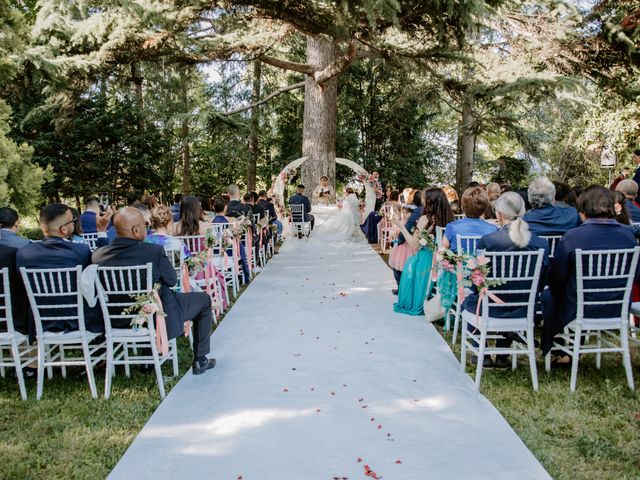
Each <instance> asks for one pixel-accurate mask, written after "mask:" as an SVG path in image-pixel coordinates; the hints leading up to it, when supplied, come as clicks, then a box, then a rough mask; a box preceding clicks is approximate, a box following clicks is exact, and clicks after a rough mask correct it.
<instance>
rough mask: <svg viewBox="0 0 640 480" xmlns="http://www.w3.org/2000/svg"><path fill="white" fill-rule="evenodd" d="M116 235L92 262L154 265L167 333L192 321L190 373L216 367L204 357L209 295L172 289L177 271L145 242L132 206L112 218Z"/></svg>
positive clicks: (124, 325)
mask: <svg viewBox="0 0 640 480" xmlns="http://www.w3.org/2000/svg"><path fill="white" fill-rule="evenodd" d="M113 226H114V228H115V230H116V234H117V237H116V238H115V239H114V240H113V242H111V245H108V246H106V247H102V248H99V249H98V250H96V251H95V252H93V256H92V261H93V263H96V264H98V265H101V266H108V267H129V266H134V265H144V264H146V263H149V262H150V263H152V264H153V283H154V284H156V283H159V284H160V298H161V299H162V307H163V309H164V312H165V313H166V315H167V316H166V323H167V335H168V337H169V338H170V339H171V338H176V337H178V336H180V335H182V333H183V331H184V322H185V321H187V320H192V321H193V352H194V357H195V358H194V361H193V374H194V375H199V374H201V373H204V372H205V371H207V370H209V369H211V368H213V367H215V365H216V361H215V359H213V358H211V359H209V358H207V355H208V354H209V351H210V342H209V337H210V336H211V324H212V323H213V314H212V312H211V297H209V295H207V294H206V293H204V292H194V293H176V292H174V291H173V290H171V287H174V286H175V285H176V283H177V281H178V279H177V277H176V272H175V270H174V269H173V266H172V265H171V262H169V259H168V258H167V254H166V253H165V251H164V248H163V247H162V246H161V245H155V244H151V243H144V240H145V238H147V225H146V223H145V219H144V216H143V215H142V213H141V212H140V210H137V209H135V208H132V207H127V208H123V209H122V210H120V211H118V213H117V214H116V215H115V217H114V220H113ZM112 326H113V327H116V328H129V320H121V321H118V320H113V321H112Z"/></svg>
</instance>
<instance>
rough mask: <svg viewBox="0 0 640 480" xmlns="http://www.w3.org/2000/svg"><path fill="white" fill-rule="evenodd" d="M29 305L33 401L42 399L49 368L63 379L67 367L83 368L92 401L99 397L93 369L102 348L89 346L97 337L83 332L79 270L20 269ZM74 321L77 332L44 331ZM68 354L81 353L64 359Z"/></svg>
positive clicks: (78, 266) (50, 375)
mask: <svg viewBox="0 0 640 480" xmlns="http://www.w3.org/2000/svg"><path fill="white" fill-rule="evenodd" d="M20 273H21V275H22V279H23V281H24V286H25V289H26V291H27V296H28V297H29V304H30V305H31V311H32V312H33V317H34V320H35V325H36V334H37V339H38V382H37V383H38V385H37V393H36V398H37V399H38V400H40V398H42V389H43V385H44V369H45V368H46V369H47V370H48V374H49V375H48V376H49V378H51V377H52V368H51V367H60V368H61V370H62V376H63V377H65V378H66V376H67V369H66V367H69V366H83V367H85V369H86V371H87V380H88V382H89V389H90V390H91V396H92V397H93V398H97V397H98V392H97V390H96V384H95V379H94V376H93V367H94V366H95V365H96V364H97V363H98V362H100V361H101V360H102V359H103V358H104V357H103V356H102V355H96V356H94V354H96V353H97V351H98V350H99V349H100V348H103V347H104V344H99V345H90V343H91V342H92V341H94V340H95V339H96V338H97V337H99V336H100V334H99V333H93V332H90V331H88V330H87V329H86V327H85V321H84V298H83V297H82V292H81V291H80V275H81V274H82V266H80V265H77V266H76V267H73V268H52V269H39V268H24V267H21V268H20ZM63 320H66V321H76V322H78V329H77V330H72V331H64V332H50V331H47V328H46V327H47V326H48V325H49V324H51V323H53V322H57V321H63ZM68 350H82V357H81V358H77V357H73V358H67V356H66V354H67V351H68Z"/></svg>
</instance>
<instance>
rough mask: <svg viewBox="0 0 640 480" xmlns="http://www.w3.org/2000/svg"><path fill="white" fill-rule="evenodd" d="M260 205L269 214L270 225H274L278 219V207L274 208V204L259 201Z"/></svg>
mask: <svg viewBox="0 0 640 480" xmlns="http://www.w3.org/2000/svg"><path fill="white" fill-rule="evenodd" d="M258 205H260V206H261V207H262V208H263V209H264V211H265V212H266V213H268V214H269V223H273V222H274V221H276V220H277V219H278V215H277V214H276V207H274V206H273V203H270V202H268V201H267V200H258Z"/></svg>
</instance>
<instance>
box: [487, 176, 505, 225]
mask: <svg viewBox="0 0 640 480" xmlns="http://www.w3.org/2000/svg"><path fill="white" fill-rule="evenodd" d="M500 194H501V191H500V184H499V183H496V182H492V183H489V184H488V185H487V195H488V196H489V208H488V209H487V211H486V212H485V214H484V218H485V220H488V219H495V218H496V215H495V211H494V206H495V204H496V200H498V197H500Z"/></svg>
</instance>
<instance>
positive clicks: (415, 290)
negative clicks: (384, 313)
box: [393, 247, 433, 315]
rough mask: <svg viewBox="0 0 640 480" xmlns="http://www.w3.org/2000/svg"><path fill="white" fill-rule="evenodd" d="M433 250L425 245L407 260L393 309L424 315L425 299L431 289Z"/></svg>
mask: <svg viewBox="0 0 640 480" xmlns="http://www.w3.org/2000/svg"><path fill="white" fill-rule="evenodd" d="M432 261H433V251H432V250H431V249H430V248H427V247H423V248H421V249H420V250H419V251H418V253H416V254H415V255H414V256H413V257H410V258H409V259H408V260H407V263H406V264H405V266H404V270H403V271H402V277H400V285H399V286H398V302H397V303H395V304H394V305H393V310H394V311H396V312H398V313H406V314H407V315H424V299H425V298H426V297H427V295H428V294H429V292H430V290H431V287H432V285H431V266H432Z"/></svg>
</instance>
